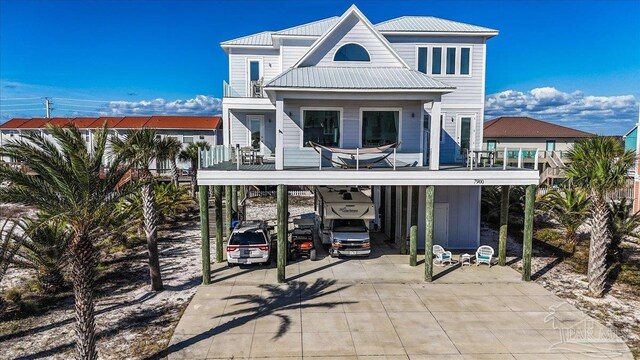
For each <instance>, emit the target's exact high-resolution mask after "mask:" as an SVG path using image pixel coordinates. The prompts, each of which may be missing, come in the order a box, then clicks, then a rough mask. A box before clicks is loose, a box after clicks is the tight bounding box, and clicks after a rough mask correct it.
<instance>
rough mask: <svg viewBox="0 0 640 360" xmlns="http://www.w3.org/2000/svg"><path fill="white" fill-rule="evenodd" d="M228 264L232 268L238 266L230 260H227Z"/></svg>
mask: <svg viewBox="0 0 640 360" xmlns="http://www.w3.org/2000/svg"><path fill="white" fill-rule="evenodd" d="M227 266H228V267H230V268H232V267H234V266H236V264H232V263H230V262H228V261H227Z"/></svg>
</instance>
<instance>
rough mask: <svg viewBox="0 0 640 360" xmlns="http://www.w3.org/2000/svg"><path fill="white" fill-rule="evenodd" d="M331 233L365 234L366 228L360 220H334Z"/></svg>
mask: <svg viewBox="0 0 640 360" xmlns="http://www.w3.org/2000/svg"><path fill="white" fill-rule="evenodd" d="M333 231H339V232H366V231H367V227H366V225H365V224H364V220H362V219H335V220H333Z"/></svg>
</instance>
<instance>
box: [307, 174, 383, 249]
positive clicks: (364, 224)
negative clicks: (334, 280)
mask: <svg viewBox="0 0 640 360" xmlns="http://www.w3.org/2000/svg"><path fill="white" fill-rule="evenodd" d="M316 211H317V212H318V221H319V224H318V225H319V226H318V229H319V234H318V235H319V237H320V239H322V244H324V245H327V246H329V254H330V255H331V256H333V257H338V256H342V255H348V256H369V254H370V253H371V242H370V239H369V221H370V220H373V219H374V217H375V210H374V207H373V202H372V201H371V199H370V198H369V197H368V196H366V195H365V194H363V193H362V192H360V190H359V189H358V188H357V187H347V186H318V187H317V188H316Z"/></svg>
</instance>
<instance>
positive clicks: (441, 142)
mask: <svg viewBox="0 0 640 360" xmlns="http://www.w3.org/2000/svg"><path fill="white" fill-rule="evenodd" d="M266 21H268V19H267V20H266ZM274 25H277V24H274ZM496 35H498V31H497V30H493V29H489V28H486V27H481V26H476V25H470V24H464V23H460V22H455V21H450V20H445V19H440V18H435V17H430V16H403V17H399V18H395V19H391V20H387V21H384V22H381V23H378V24H375V25H374V24H372V23H371V22H370V21H369V20H368V19H367V18H366V16H365V15H364V14H363V13H362V12H360V10H359V9H358V8H357V7H355V6H352V7H351V8H349V9H348V10H347V11H346V12H345V13H344V14H342V15H341V16H336V17H331V18H327V19H322V20H318V21H315V22H312V23H308V24H302V25H299V26H295V27H291V28H288V29H284V30H280V31H265V32H261V33H257V34H252V35H248V36H244V37H241V38H237V39H233V40H229V41H225V42H223V43H221V47H222V48H223V49H224V51H225V52H226V54H227V55H228V57H229V81H228V83H227V82H225V83H224V98H223V102H222V107H223V113H222V117H223V123H224V125H223V129H224V146H225V147H227V149H226V150H229V149H228V148H231V151H218V150H215V151H214V150H212V151H211V153H212V154H214V153H215V154H218V155H219V154H220V153H223V154H226V155H223V157H222V158H217V159H213V160H212V161H210V162H207V163H206V164H204V165H205V166H204V168H203V169H202V170H201V171H199V172H198V183H199V184H200V185H278V184H282V185H370V186H372V187H373V188H372V189H373V190H372V197H373V201H374V203H375V204H376V210H377V214H376V218H375V220H374V221H373V222H374V224H375V225H377V226H378V227H379V228H380V229H382V230H383V231H384V232H385V233H386V234H387V235H389V236H390V237H391V238H392V239H394V240H396V241H400V240H401V239H403V238H406V236H407V234H408V232H407V230H408V228H409V226H410V225H411V224H410V221H408V220H407V219H411V218H412V216H411V215H412V214H413V215H414V216H415V214H416V213H417V214H418V216H417V219H418V220H417V222H418V224H417V225H418V227H419V231H418V234H419V238H420V239H419V244H420V245H421V247H423V246H424V238H425V236H424V234H425V231H424V230H425V214H426V213H428V212H426V211H425V204H426V202H425V191H426V187H427V186H432V185H433V186H435V205H434V213H435V215H434V217H435V221H434V224H435V229H434V232H435V235H434V237H435V240H434V241H435V243H437V244H441V245H443V246H445V247H446V248H460V249H462V248H466V249H469V248H476V247H477V246H478V244H479V241H480V190H481V185H530V184H537V183H538V173H537V172H535V171H529V170H523V169H511V168H508V169H506V170H503V169H502V168H479V169H473V171H470V169H469V168H467V167H466V166H465V156H466V154H467V152H468V151H469V150H480V149H481V148H482V132H483V127H482V124H483V121H484V119H483V114H484V99H485V73H486V66H485V65H486V51H487V40H489V39H490V38H492V37H494V36H496ZM310 142H314V143H317V144H319V145H314V146H312V145H311V144H310ZM394 144H398V145H394ZM319 146H322V148H321V147H319ZM380 146H390V148H389V149H387V150H386V151H384V153H379V154H376V152H377V151H378V150H377V149H376V147H380ZM250 147H251V148H253V151H255V152H257V153H259V154H261V155H262V156H263V157H264V158H265V159H271V161H265V162H264V163H258V164H247V163H245V161H244V157H243V158H242V160H240V161H238V160H237V159H239V157H238V156H237V154H236V155H235V156H234V155H231V156H229V155H228V154H229V153H233V149H242V148H244V149H247V148H250ZM394 147H395V150H394ZM240 151H243V150H240ZM319 151H322V154H321V155H320V154H319V153H318V152H319ZM383 158H384V159H383ZM383 160H384V161H383ZM336 164H340V166H338V167H336V166H334V165H336ZM367 164H368V165H367ZM360 165H361V166H360ZM340 167H347V168H348V169H343V168H340Z"/></svg>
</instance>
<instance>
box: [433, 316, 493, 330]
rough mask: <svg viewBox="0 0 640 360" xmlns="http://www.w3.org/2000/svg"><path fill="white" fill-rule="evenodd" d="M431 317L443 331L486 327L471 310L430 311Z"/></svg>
mask: <svg viewBox="0 0 640 360" xmlns="http://www.w3.org/2000/svg"><path fill="white" fill-rule="evenodd" d="M432 314H433V317H434V318H435V319H436V320H437V321H438V324H439V325H440V326H441V327H442V329H444V330H445V331H448V330H464V329H478V331H481V330H482V329H487V330H488V328H487V327H486V325H485V322H484V321H480V319H478V317H477V316H476V315H475V314H474V313H472V312H469V311H467V312H460V311H458V312H432Z"/></svg>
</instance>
